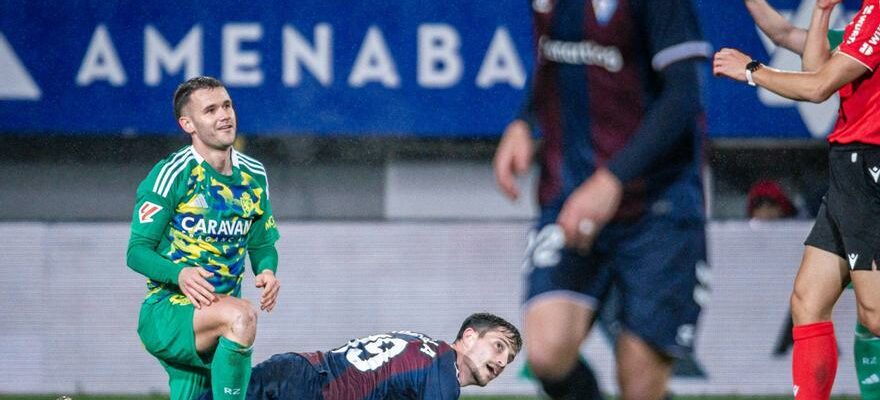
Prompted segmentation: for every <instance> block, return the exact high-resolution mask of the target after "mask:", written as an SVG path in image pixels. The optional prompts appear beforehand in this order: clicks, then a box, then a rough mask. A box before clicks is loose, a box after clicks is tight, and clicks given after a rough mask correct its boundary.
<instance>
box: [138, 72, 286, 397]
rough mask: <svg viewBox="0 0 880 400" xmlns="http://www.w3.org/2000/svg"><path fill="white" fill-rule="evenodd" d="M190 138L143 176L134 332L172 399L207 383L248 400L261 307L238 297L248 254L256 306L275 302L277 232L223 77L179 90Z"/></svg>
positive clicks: (262, 177) (260, 172) (259, 169)
mask: <svg viewBox="0 0 880 400" xmlns="http://www.w3.org/2000/svg"><path fill="white" fill-rule="evenodd" d="M173 105H174V114H175V116H176V117H177V122H178V124H179V125H180V127H181V129H183V131H184V132H186V133H187V134H189V136H190V137H191V138H192V145H191V146H187V147H184V148H183V149H181V150H179V151H177V152H175V153H173V154H171V155H170V156H168V157H167V158H165V159H164V160H161V161H159V162H158V163H157V164H156V166H155V167H153V169H152V170H151V171H150V173H149V175H147V177H146V179H144V180H143V182H141V184H140V186H138V190H137V201H136V205H135V209H134V216H133V217H132V222H131V239H130V240H129V244H128V257H127V262H128V265H129V267H131V268H132V269H133V270H135V271H137V272H139V273H141V274H143V275H144V276H146V277H147V278H149V281H148V283H147V289H148V290H149V291H148V293H147V297H146V299H144V301H143V304H142V305H141V310H140V318H139V322H138V335H139V336H140V338H141V341H142V342H143V345H144V348H146V350H147V351H148V352H149V353H150V354H152V355H153V356H155V357H156V358H158V359H159V362H160V363H161V364H162V366H163V367H164V368H165V370H166V371H167V372H168V376H169V380H168V381H169V385H170V388H171V399H172V400H190V399H194V398H196V397H198V396H199V394H201V393H202V392H203V391H204V390H206V389H211V390H213V391H214V394H215V398H217V399H224V400H225V399H230V400H231V399H243V398H244V393H245V391H246V390H247V383H248V380H249V376H250V371H251V351H252V350H251V346H252V345H253V343H254V338H255V336H256V323H257V314H256V311H255V310H254V309H253V307H252V306H251V305H250V303H249V302H247V301H246V300H242V299H240V298H239V297H240V295H241V280H242V274H243V272H244V266H245V254H248V255H250V259H251V265H252V267H253V271H254V274H255V275H256V285H257V287H260V288H262V298H261V301H260V308H262V309H263V310H265V311H267V312H268V311H271V310H272V309H273V308H274V307H275V302H276V299H277V296H278V290H279V287H280V286H279V283H278V280H277V279H276V278H275V269H276V267H277V265H278V253H277V251H276V250H275V241H276V240H277V239H278V230H277V228H276V226H275V220H274V218H273V217H272V206H271V205H270V203H269V192H268V188H269V186H268V182H267V180H266V170H265V168H263V166H262V164H260V163H259V162H258V161H256V160H254V159H253V158H250V157H247V156H245V155H244V154H241V153H239V152H237V151H235V150H234V149H233V148H232V143H233V141H234V140H235V134H236V122H237V121H236V116H235V109H234V108H233V107H232V100H231V99H230V98H229V93H227V92H226V88H224V87H223V84H222V83H221V82H220V81H218V80H216V79H214V78H209V77H197V78H193V79H190V80H188V81H186V82H184V83H183V84H181V85H180V86H179V87H178V88H177V90H176V91H175V93H174V102H173Z"/></svg>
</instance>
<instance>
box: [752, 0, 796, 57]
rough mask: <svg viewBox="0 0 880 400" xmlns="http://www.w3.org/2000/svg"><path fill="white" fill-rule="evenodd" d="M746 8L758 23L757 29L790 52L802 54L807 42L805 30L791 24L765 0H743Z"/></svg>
mask: <svg viewBox="0 0 880 400" xmlns="http://www.w3.org/2000/svg"><path fill="white" fill-rule="evenodd" d="M745 4H746V9H748V10H749V14H751V15H752V19H754V20H755V24H757V25H758V29H760V30H761V32H764V34H765V35H767V37H769V38H770V40H771V41H772V42H773V43H774V44H776V45H777V46H781V47H783V48H786V49H788V50H791V51H792V52H794V53H796V54H798V55H802V54H804V47H805V46H806V43H807V30H806V29H801V28H798V27H796V26H794V25H792V24H791V22H789V21H788V20H787V19H785V17H783V16H782V15H781V14H779V12H778V11H776V9H775V8H773V6H771V5H770V4H769V3H767V0H745Z"/></svg>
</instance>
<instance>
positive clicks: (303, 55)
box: [282, 24, 333, 86]
mask: <svg viewBox="0 0 880 400" xmlns="http://www.w3.org/2000/svg"><path fill="white" fill-rule="evenodd" d="M314 36H315V47H314V48H312V47H309V43H308V41H306V39H305V38H303V37H302V35H300V34H299V32H297V31H296V29H294V28H291V27H290V26H287V25H285V26H284V40H283V41H284V67H283V68H284V74H283V77H282V80H283V81H284V85H285V86H297V85H299V83H300V82H301V81H302V71H301V68H300V62H301V63H302V65H304V66H305V67H306V68H307V69H308V70H309V72H311V73H312V75H313V76H314V77H315V79H317V80H318V82H321V85H323V86H330V84H331V83H333V63H332V60H333V57H332V55H333V53H332V49H331V47H330V43H332V38H333V31H332V30H331V29H330V25H329V24H318V25H316V26H315V29H314Z"/></svg>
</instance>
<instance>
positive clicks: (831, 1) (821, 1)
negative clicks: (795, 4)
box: [816, 0, 843, 9]
mask: <svg viewBox="0 0 880 400" xmlns="http://www.w3.org/2000/svg"><path fill="white" fill-rule="evenodd" d="M841 1H843V0H816V8H820V9H829V8H834V6H836V5H838V4H840V2H841Z"/></svg>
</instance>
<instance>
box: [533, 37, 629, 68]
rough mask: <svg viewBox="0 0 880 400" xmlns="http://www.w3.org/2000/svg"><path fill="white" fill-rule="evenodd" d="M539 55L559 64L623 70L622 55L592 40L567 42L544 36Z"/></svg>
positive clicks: (616, 49) (616, 50)
mask: <svg viewBox="0 0 880 400" xmlns="http://www.w3.org/2000/svg"><path fill="white" fill-rule="evenodd" d="M538 45H539V47H540V49H541V55H542V56H543V58H544V59H545V60H548V61H553V62H557V63H561V64H574V65H595V66H597V67H602V68H604V69H605V70H607V71H608V72H618V71H620V70H621V69H623V54H621V53H620V49H618V48H617V47H615V46H602V45H601V44H598V43H596V42H594V41H592V40H585V41H582V42H567V41H563V40H553V39H550V38H548V37H546V36H543V37H541V40H540V41H539V44H538Z"/></svg>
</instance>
